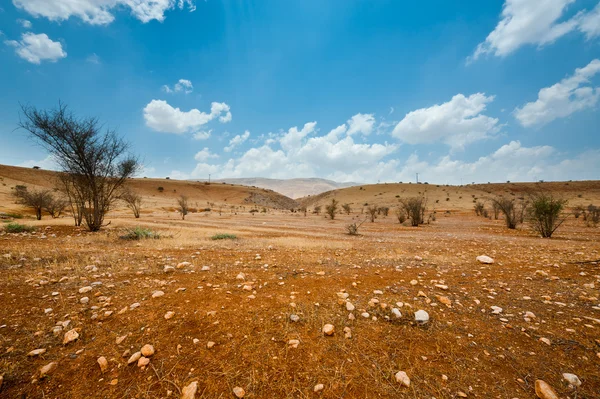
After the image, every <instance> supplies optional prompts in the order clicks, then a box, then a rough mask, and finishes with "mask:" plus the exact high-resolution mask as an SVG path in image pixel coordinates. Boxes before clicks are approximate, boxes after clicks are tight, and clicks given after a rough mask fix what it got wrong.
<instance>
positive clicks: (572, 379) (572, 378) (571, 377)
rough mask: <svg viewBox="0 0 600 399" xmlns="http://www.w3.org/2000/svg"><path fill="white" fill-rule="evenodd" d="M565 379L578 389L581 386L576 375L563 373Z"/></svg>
mask: <svg viewBox="0 0 600 399" xmlns="http://www.w3.org/2000/svg"><path fill="white" fill-rule="evenodd" d="M563 378H564V380H565V381H567V382H568V383H569V385H572V386H574V387H578V386H580V385H581V380H580V379H579V377H577V376H576V375H575V374H571V373H563Z"/></svg>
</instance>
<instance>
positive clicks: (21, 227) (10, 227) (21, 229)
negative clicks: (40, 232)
mask: <svg viewBox="0 0 600 399" xmlns="http://www.w3.org/2000/svg"><path fill="white" fill-rule="evenodd" d="M35 230H36V228H35V227H34V226H27V225H25V224H20V223H14V222H13V223H8V224H7V225H5V226H4V231H6V232H7V233H29V232H32V231H35Z"/></svg>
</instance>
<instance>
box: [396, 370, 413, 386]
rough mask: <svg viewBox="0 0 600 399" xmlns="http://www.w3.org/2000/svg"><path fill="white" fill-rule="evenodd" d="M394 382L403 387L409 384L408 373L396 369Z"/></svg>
mask: <svg viewBox="0 0 600 399" xmlns="http://www.w3.org/2000/svg"><path fill="white" fill-rule="evenodd" d="M396 382H397V383H399V384H401V385H402V386H405V387H409V386H410V378H408V375H407V374H406V373H405V372H404V371H398V372H397V373H396Z"/></svg>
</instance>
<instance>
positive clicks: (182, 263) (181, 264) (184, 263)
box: [177, 262, 191, 269]
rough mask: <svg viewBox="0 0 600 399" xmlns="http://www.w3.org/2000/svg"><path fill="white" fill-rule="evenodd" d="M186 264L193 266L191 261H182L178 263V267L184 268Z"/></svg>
mask: <svg viewBox="0 0 600 399" xmlns="http://www.w3.org/2000/svg"><path fill="white" fill-rule="evenodd" d="M186 266H191V263H190V262H180V263H178V264H177V268H178V269H183V268H184V267H186Z"/></svg>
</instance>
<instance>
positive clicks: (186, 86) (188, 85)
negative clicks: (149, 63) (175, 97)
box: [162, 79, 194, 94]
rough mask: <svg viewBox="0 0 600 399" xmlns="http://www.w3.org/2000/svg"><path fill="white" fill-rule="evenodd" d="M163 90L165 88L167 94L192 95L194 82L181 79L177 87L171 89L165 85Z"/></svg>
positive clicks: (176, 84)
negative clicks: (182, 93) (181, 93)
mask: <svg viewBox="0 0 600 399" xmlns="http://www.w3.org/2000/svg"><path fill="white" fill-rule="evenodd" d="M162 88H163V91H165V92H167V93H180V92H184V93H185V94H190V93H191V92H193V91H194V86H193V85H192V81H191V80H187V79H179V81H178V82H177V83H175V86H173V88H171V87H169V86H167V85H164V86H163V87H162Z"/></svg>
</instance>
